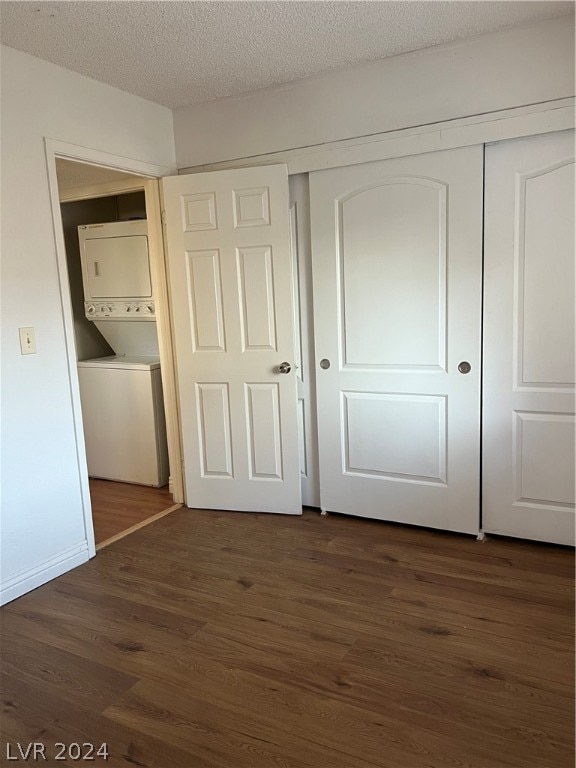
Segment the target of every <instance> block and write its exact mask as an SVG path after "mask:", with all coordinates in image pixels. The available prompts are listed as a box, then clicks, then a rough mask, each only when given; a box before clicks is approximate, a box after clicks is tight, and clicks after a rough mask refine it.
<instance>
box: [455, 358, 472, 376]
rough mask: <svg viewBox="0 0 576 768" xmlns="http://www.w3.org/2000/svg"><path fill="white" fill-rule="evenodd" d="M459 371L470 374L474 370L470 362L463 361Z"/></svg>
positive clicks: (459, 365)
mask: <svg viewBox="0 0 576 768" xmlns="http://www.w3.org/2000/svg"><path fill="white" fill-rule="evenodd" d="M458 370H459V371H460V373H470V371H471V370H472V366H471V365H470V363H469V362H467V361H466V360H463V361H462V362H461V363H459V364H458Z"/></svg>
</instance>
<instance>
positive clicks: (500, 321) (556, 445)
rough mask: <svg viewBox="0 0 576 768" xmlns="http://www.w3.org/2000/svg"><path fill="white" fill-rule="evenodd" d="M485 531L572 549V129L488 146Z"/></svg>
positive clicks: (484, 460) (484, 438) (573, 367)
mask: <svg viewBox="0 0 576 768" xmlns="http://www.w3.org/2000/svg"><path fill="white" fill-rule="evenodd" d="M485 238H486V240H485V272H486V278H485V280H486V285H485V311H484V316H485V331H484V361H485V362H484V393H483V398H484V427H483V466H484V474H483V528H484V530H486V531H490V532H493V533H500V534H505V535H508V536H520V537H523V538H529V539H537V540H540V541H550V542H557V543H560V544H574V467H575V453H574V443H575V429H574V421H575V419H574V413H575V411H574V392H575V390H574V381H575V375H574V373H575V358H574V343H575V339H574V321H575V317H574V302H575V296H574V132H573V131H566V132H562V133H557V134H547V135H545V136H536V137H532V138H528V139H522V140H516V141H509V142H503V143H501V144H496V145H494V146H490V147H487V149H486V230H485Z"/></svg>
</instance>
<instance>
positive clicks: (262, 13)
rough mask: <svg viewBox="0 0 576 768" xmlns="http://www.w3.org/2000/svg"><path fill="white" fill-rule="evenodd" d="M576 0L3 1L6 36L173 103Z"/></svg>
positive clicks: (524, 18) (523, 19)
mask: <svg viewBox="0 0 576 768" xmlns="http://www.w3.org/2000/svg"><path fill="white" fill-rule="evenodd" d="M573 8H574V3H573V2H537V1H533V0H530V1H528V2H501V1H500V0H496V1H495V2H476V1H472V2H460V1H459V0H457V1H454V0H452V1H451V2H444V1H443V0H428V1H427V2H390V1H388V2H386V1H385V0H380V1H376V2H345V1H343V0H342V1H340V2H323V1H322V2H310V1H307V2H300V1H299V0H287V1H285V2H274V1H273V0H267V1H266V2H239V1H236V2H192V1H191V0H188V2H178V1H176V0H169V1H168V2H155V1H153V0H148V1H147V2H118V1H116V2H106V1H104V2H100V1H97V2H92V0H74V1H73V2H44V1H43V0H42V1H41V2H34V0H26V1H25V2H9V1H8V0H2V2H0V21H1V28H0V29H1V32H0V38H1V40H2V42H3V43H4V44H6V45H8V46H11V47H13V48H17V49H18V50H21V51H25V52H27V53H31V54H32V55H34V56H38V57H40V58H42V59H47V60H48V61H51V62H53V63H55V64H59V65H60V66H63V67H66V68H68V69H71V70H73V71H75V72H80V73H81V74H83V75H87V76H88V77H92V78H94V79H95V80H100V81H102V82H104V83H109V84H110V85H114V86H116V87H117V88H121V89H123V90H125V91H128V92H129V93H133V94H137V95H138V96H143V97H144V98H146V99H150V100H151V101H155V102H157V103H159V104H164V105H165V106H167V107H171V108H178V107H182V106H187V105H189V104H197V103H200V102H203V101H210V100H213V99H217V98H221V97H223V96H232V95H236V94H240V93H245V92H247V91H253V90H256V89H258V88H264V87H266V86H271V85H277V84H280V83H286V82H289V81H290V80H297V79H299V78H303V77H307V76H309V75H313V74H317V73H319V72H323V71H326V70H329V69H335V68H338V67H345V66H349V65H351V64H356V63H359V62H363V61H372V60H374V59H379V58H383V57H385V56H392V55H394V54H398V53H404V52H406V51H412V50H416V49H419V48H426V47H428V46H431V45H436V44H438V43H444V42H447V41H450V40H455V39H458V38H462V37H470V36H473V35H477V34H480V33H482V32H487V31H490V30H494V29H499V28H502V27H507V26H516V25H519V24H524V23H528V22H531V21H535V20H538V19H544V18H550V17H552V16H556V15H560V14H563V13H569V12H570V11H571V10H573Z"/></svg>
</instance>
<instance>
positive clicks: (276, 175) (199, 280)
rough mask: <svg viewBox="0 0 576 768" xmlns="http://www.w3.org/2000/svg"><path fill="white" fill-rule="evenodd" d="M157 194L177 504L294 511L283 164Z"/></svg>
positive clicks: (296, 474)
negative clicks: (180, 487)
mask: <svg viewBox="0 0 576 768" xmlns="http://www.w3.org/2000/svg"><path fill="white" fill-rule="evenodd" d="M162 186H163V195H164V205H165V211H166V239H167V254H168V256H167V258H168V272H169V279H170V293H171V300H172V309H173V322H174V339H175V349H176V362H177V372H178V390H179V400H180V412H181V420H182V441H183V450H184V463H185V481H186V500H187V504H188V506H191V507H204V508H208V509H236V510H249V511H259V512H285V513H291V514H299V513H301V511H302V504H301V495H300V468H299V460H298V412H297V397H296V376H295V373H294V370H292V371H291V372H290V373H288V374H280V373H279V370H278V366H279V364H280V363H282V362H288V363H293V362H294V332H293V322H292V271H291V270H292V266H291V259H290V241H289V236H290V228H289V220H288V179H287V172H286V167H285V166H267V167H263V168H250V169H242V170H234V171H220V172H216V173H201V174H193V175H189V176H175V177H170V178H167V179H163V181H162Z"/></svg>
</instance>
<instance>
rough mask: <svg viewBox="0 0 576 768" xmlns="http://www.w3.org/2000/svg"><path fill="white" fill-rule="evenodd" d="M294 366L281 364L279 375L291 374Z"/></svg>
mask: <svg viewBox="0 0 576 768" xmlns="http://www.w3.org/2000/svg"><path fill="white" fill-rule="evenodd" d="M291 370H292V366H291V365H290V363H280V365H279V366H278V373H290V371H291Z"/></svg>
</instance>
